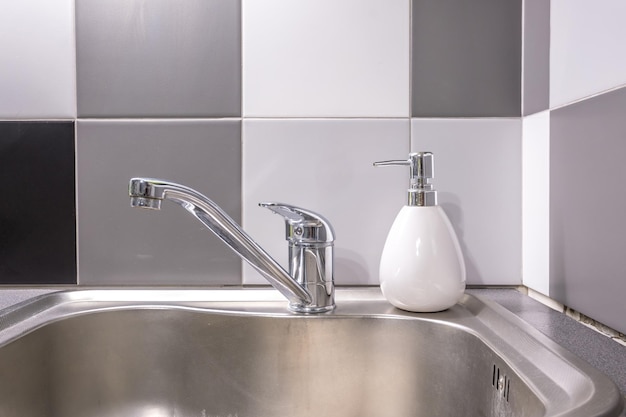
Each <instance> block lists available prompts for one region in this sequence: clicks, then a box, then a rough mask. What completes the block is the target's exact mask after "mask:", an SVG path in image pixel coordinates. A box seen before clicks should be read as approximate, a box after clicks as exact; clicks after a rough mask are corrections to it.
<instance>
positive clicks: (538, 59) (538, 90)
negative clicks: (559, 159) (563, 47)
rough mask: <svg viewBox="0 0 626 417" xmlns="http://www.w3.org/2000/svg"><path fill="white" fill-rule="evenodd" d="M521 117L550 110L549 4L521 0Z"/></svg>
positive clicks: (539, 0) (540, 0)
mask: <svg viewBox="0 0 626 417" xmlns="http://www.w3.org/2000/svg"><path fill="white" fill-rule="evenodd" d="M523 35H524V68H523V76H524V83H523V86H524V91H523V92H522V94H523V95H524V99H523V107H524V108H523V109H522V112H523V114H524V115H528V114H533V113H538V112H540V111H543V110H547V109H548V108H549V107H550V2H549V1H545V0H524V34H523Z"/></svg>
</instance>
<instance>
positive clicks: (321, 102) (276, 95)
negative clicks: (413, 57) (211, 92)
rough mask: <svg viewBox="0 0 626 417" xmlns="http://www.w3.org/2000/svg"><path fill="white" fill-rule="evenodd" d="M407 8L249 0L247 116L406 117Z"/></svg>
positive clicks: (382, 0) (360, 1) (352, 0)
mask: <svg viewBox="0 0 626 417" xmlns="http://www.w3.org/2000/svg"><path fill="white" fill-rule="evenodd" d="M409 9H410V5H409V1H408V0H300V1H292V0H265V1H258V0H244V1H243V94H244V96H243V103H244V104H243V112H244V116H248V117H265V116H269V117H282V116H287V117H369V116H377V117H400V116H408V114H409V20H410V16H409Z"/></svg>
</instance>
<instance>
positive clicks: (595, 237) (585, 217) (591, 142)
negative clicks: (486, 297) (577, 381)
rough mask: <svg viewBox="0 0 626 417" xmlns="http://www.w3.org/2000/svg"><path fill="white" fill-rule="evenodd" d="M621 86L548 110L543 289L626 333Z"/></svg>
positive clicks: (625, 101) (625, 128) (625, 93)
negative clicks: (547, 260) (546, 282)
mask: <svg viewBox="0 0 626 417" xmlns="http://www.w3.org/2000/svg"><path fill="white" fill-rule="evenodd" d="M625 108H626V88H621V89H619V90H615V91H613V92H611V93H607V94H601V95H598V96H595V97H594V98H592V99H589V100H584V101H581V102H578V103H576V104H573V105H571V106H565V107H562V108H560V109H557V110H554V111H552V112H551V114H550V296H551V297H552V298H554V299H556V300H558V301H559V302H561V303H563V304H565V305H567V306H569V307H572V308H574V309H576V310H578V311H580V312H581V313H583V314H586V315H588V316H590V317H593V318H594V319H596V320H598V321H599V322H601V323H603V324H605V325H607V326H610V327H613V328H615V329H617V330H619V331H621V332H626V322H625V321H624V317H626V303H624V294H625V293H626V280H624V276H626V257H625V256H624V236H625V235H626V222H625V221H624V207H626V194H624V192H623V188H624V183H625V182H626V170H624V153H625V152H626V141H624V138H625V137H626V119H625V118H624V109H625Z"/></svg>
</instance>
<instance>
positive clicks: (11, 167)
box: [0, 122, 76, 284]
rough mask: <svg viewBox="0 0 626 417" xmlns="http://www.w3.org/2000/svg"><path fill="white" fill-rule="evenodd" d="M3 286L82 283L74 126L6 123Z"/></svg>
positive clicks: (0, 162) (1, 144)
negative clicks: (79, 278)
mask: <svg viewBox="0 0 626 417" xmlns="http://www.w3.org/2000/svg"><path fill="white" fill-rule="evenodd" d="M0 178H2V181H0V194H1V195H2V200H1V201H0V283H2V284H74V283H76V210H75V199H74V195H75V194H74V182H75V181H74V123H73V122H0Z"/></svg>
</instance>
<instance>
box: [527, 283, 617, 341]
mask: <svg viewBox="0 0 626 417" xmlns="http://www.w3.org/2000/svg"><path fill="white" fill-rule="evenodd" d="M518 291H520V290H519V289H518ZM520 292H522V293H525V294H527V295H528V296H529V297H530V298H532V299H533V300H535V301H538V302H540V303H541V304H543V305H545V306H546V307H549V308H551V309H553V310H555V311H558V312H560V313H563V314H565V315H566V316H567V317H569V318H571V319H573V320H576V321H577V322H578V323H580V324H582V325H584V326H586V327H588V328H590V329H592V330H594V331H595V332H596V333H599V334H601V335H603V336H605V337H607V338H609V339H611V340H613V341H614V342H616V343H619V344H621V345H624V346H626V335H624V334H623V333H620V332H619V331H617V330H615V329H613V328H611V327H609V326H606V325H604V324H602V323H600V322H599V321H597V320H594V319H592V318H591V317H589V316H586V315H584V314H582V313H580V312H579V311H577V310H574V309H573V308H570V307H568V306H566V305H564V304H561V303H559V302H558V301H556V300H553V299H552V298H550V297H548V296H546V295H544V294H541V293H540V292H537V291H535V290H533V289H532V288H528V287H524V290H523V291H520Z"/></svg>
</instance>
